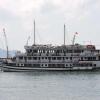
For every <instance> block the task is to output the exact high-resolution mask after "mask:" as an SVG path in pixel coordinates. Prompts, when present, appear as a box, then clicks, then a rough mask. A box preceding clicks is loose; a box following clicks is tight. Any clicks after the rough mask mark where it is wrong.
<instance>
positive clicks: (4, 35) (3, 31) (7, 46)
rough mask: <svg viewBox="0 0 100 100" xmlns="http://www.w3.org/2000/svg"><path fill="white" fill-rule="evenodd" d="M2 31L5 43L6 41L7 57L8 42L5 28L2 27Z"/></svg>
mask: <svg viewBox="0 0 100 100" xmlns="http://www.w3.org/2000/svg"><path fill="white" fill-rule="evenodd" d="M3 33H4V37H5V43H6V49H7V58H8V57H9V51H8V44H7V43H8V42H7V36H6V32H5V28H3Z"/></svg>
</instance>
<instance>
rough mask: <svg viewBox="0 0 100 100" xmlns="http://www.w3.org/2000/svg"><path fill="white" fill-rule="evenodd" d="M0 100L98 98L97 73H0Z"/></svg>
mask: <svg viewBox="0 0 100 100" xmlns="http://www.w3.org/2000/svg"><path fill="white" fill-rule="evenodd" d="M0 100H100V72H99V71H98V72H31V73H29V72H26V73H24V72H20V73H17V72H11V73H9V72H0Z"/></svg>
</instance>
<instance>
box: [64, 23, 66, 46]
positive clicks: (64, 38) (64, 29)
mask: <svg viewBox="0 0 100 100" xmlns="http://www.w3.org/2000/svg"><path fill="white" fill-rule="evenodd" d="M65 33H66V25H65V24H64V45H65Z"/></svg>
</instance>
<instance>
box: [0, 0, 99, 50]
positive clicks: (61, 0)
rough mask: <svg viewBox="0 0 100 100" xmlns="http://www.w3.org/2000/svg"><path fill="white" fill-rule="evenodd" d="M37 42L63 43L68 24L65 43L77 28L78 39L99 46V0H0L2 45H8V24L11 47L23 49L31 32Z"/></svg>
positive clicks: (32, 39)
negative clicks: (3, 31) (4, 33)
mask: <svg viewBox="0 0 100 100" xmlns="http://www.w3.org/2000/svg"><path fill="white" fill-rule="evenodd" d="M34 19H35V21H36V43H38V44H40V43H41V44H53V45H61V44H63V26H64V23H65V24H66V44H70V43H71V41H72V37H73V35H74V33H75V32H78V33H79V34H78V35H77V37H76V42H78V43H81V44H95V45H96V46H97V47H100V46H99V45H100V0H0V46H1V48H5V45H4V39H3V38H4V37H3V33H2V29H3V28H5V30H6V34H7V39H8V44H9V49H11V50H13V49H17V50H22V51H23V50H24V45H25V44H26V42H27V38H28V36H30V37H31V39H30V41H29V44H30V45H32V43H33V41H34V37H33V36H34V35H33V32H34V30H33V29H34V25H33V22H34Z"/></svg>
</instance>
